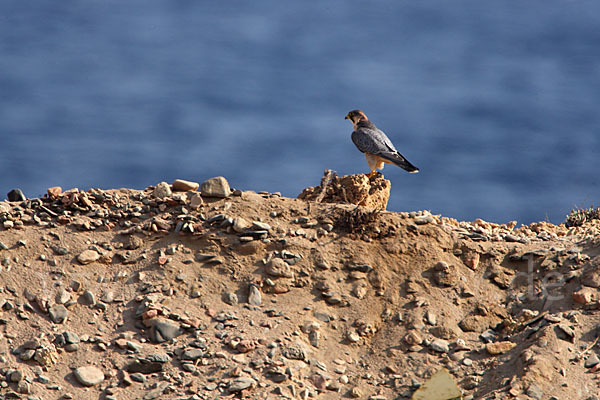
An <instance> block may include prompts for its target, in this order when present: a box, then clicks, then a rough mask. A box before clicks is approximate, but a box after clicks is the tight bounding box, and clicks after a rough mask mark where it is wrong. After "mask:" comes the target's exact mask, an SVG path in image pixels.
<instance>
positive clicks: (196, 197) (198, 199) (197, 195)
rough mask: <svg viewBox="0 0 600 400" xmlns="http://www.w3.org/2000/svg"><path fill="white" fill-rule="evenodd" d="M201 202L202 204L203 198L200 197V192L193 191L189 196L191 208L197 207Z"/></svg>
mask: <svg viewBox="0 0 600 400" xmlns="http://www.w3.org/2000/svg"><path fill="white" fill-rule="evenodd" d="M202 204H204V200H203V199H202V195H201V194H200V193H194V194H193V195H192V197H191V198H190V207H191V208H193V209H197V208H198V207H200V206H201V205H202Z"/></svg>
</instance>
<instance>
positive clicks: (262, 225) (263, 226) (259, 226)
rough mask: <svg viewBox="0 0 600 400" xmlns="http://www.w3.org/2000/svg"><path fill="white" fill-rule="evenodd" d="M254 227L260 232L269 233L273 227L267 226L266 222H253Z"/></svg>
mask: <svg viewBox="0 0 600 400" xmlns="http://www.w3.org/2000/svg"><path fill="white" fill-rule="evenodd" d="M252 226H253V227H254V228H255V229H259V230H263V231H269V230H271V225H269V224H266V223H264V222H259V221H252Z"/></svg>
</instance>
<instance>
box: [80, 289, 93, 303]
mask: <svg viewBox="0 0 600 400" xmlns="http://www.w3.org/2000/svg"><path fill="white" fill-rule="evenodd" d="M81 298H82V299H83V302H84V303H85V304H87V305H89V306H94V305H95V304H96V296H94V293H92V292H91V291H90V290H86V291H85V292H83V294H82V295H81Z"/></svg>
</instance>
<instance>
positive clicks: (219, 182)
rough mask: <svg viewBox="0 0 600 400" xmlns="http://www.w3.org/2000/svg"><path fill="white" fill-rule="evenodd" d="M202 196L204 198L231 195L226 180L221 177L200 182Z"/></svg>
mask: <svg viewBox="0 0 600 400" xmlns="http://www.w3.org/2000/svg"><path fill="white" fill-rule="evenodd" d="M200 191H201V193H202V196H205V197H221V198H223V197H228V196H229V195H230V194H231V188H230V187H229V183H228V182H227V179H225V178H224V177H222V176H217V177H215V178H210V179H207V180H206V181H204V182H202V186H201V187H200Z"/></svg>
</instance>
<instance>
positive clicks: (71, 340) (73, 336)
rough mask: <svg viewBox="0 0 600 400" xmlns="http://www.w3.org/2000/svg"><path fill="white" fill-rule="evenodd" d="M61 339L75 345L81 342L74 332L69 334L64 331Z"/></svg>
mask: <svg viewBox="0 0 600 400" xmlns="http://www.w3.org/2000/svg"><path fill="white" fill-rule="evenodd" d="M63 337H64V338H65V342H66V343H73V344H75V343H79V342H80V341H81V340H80V339H79V336H77V334H76V333H75V332H71V331H64V332H63Z"/></svg>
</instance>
